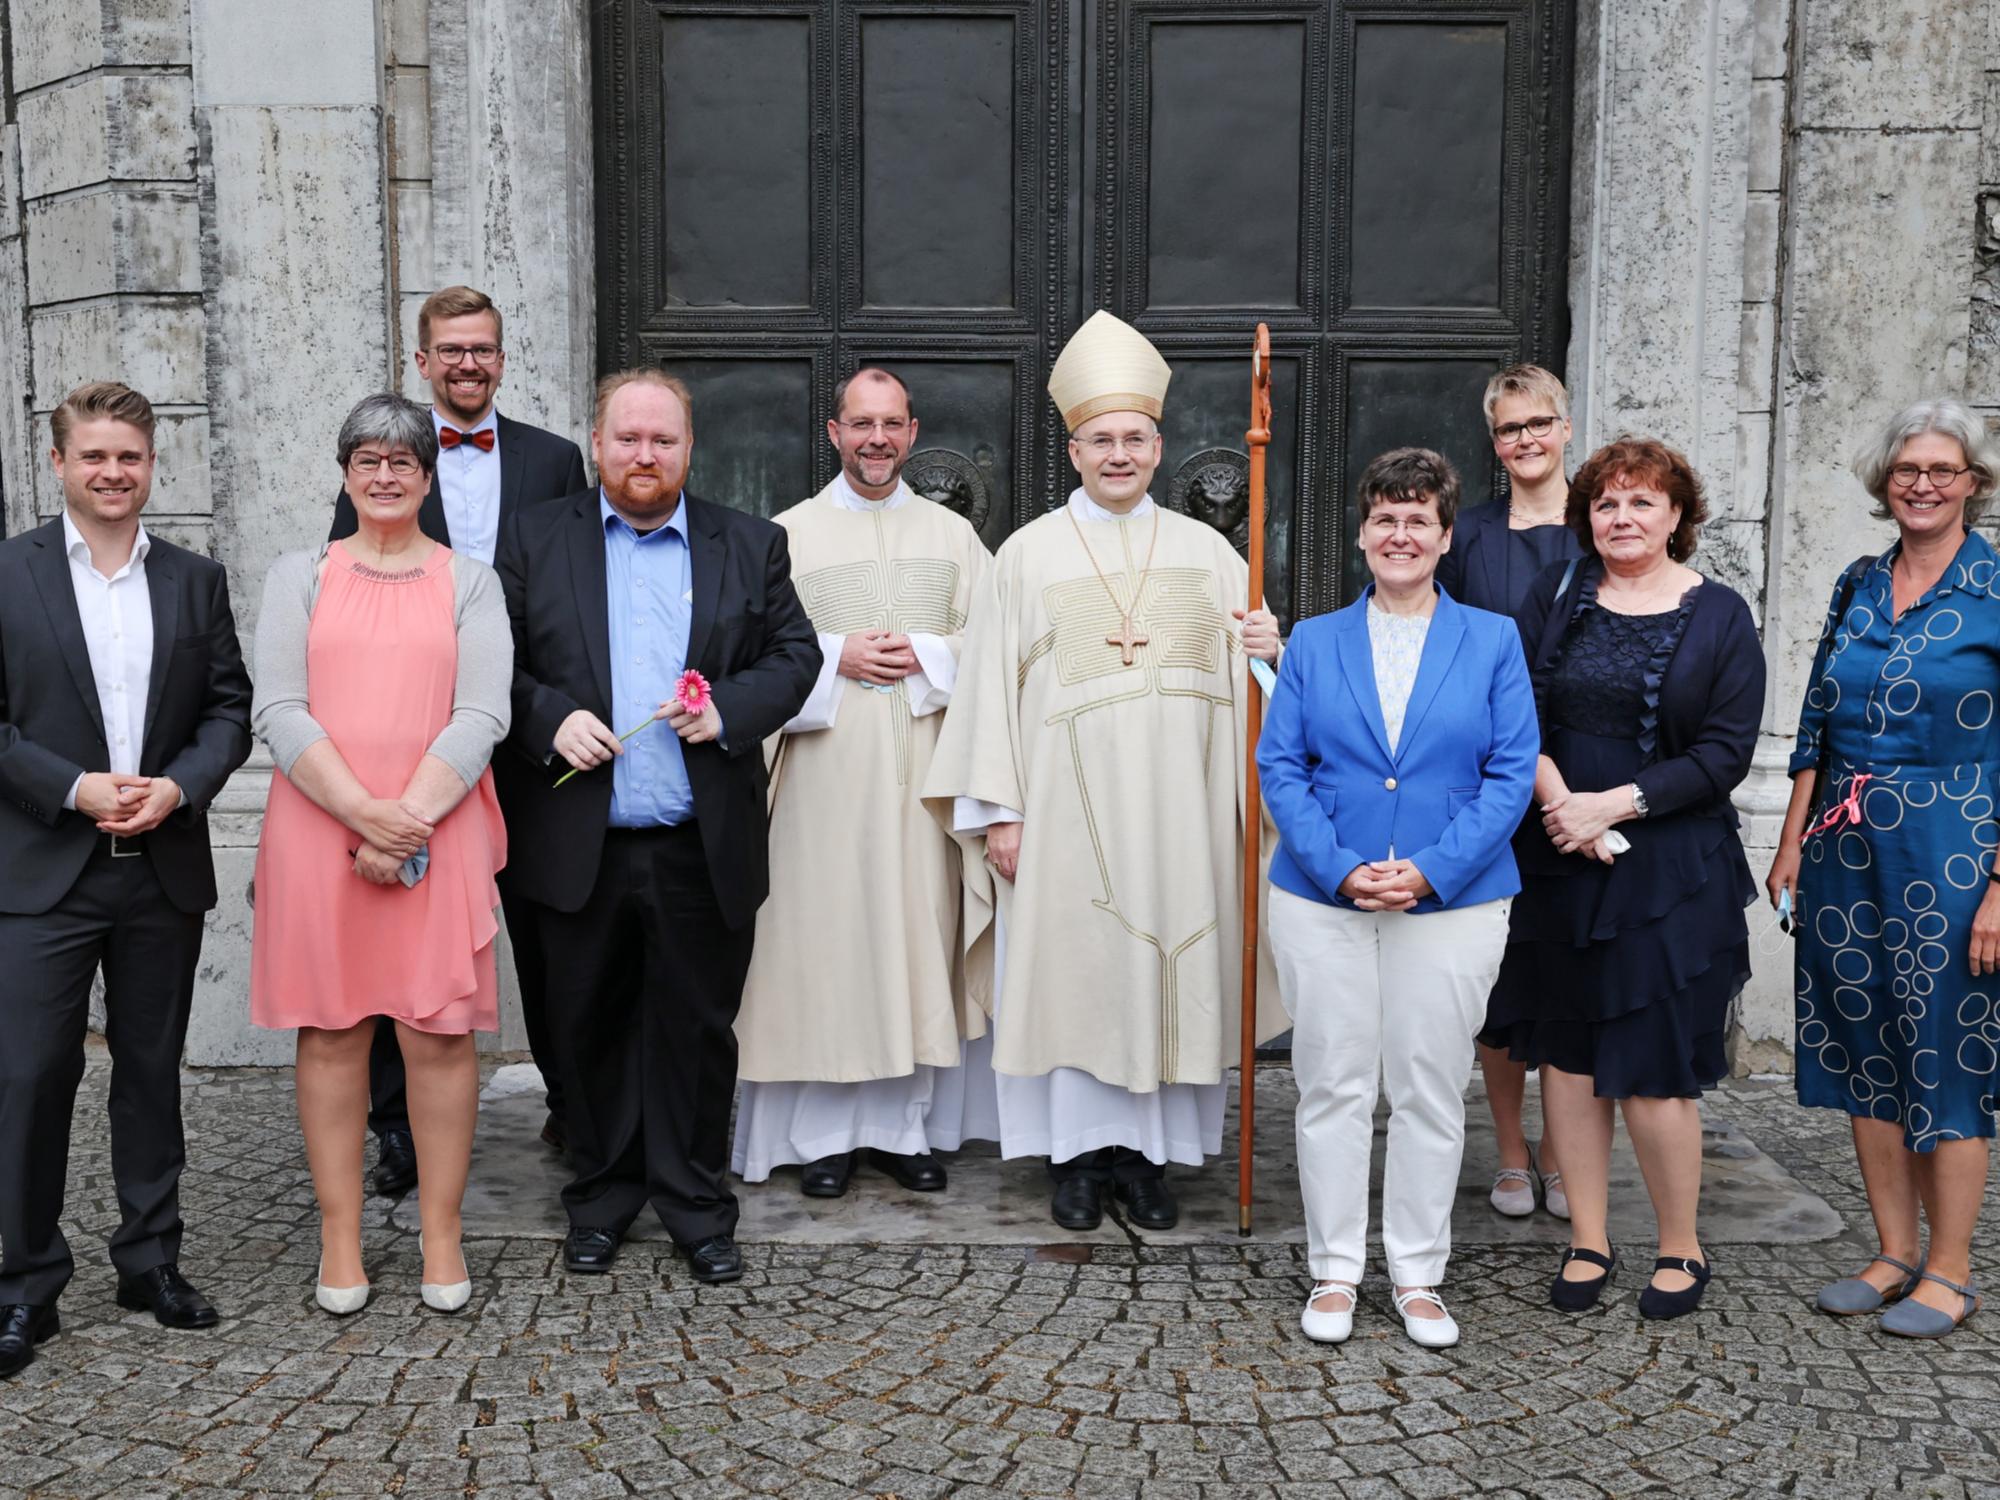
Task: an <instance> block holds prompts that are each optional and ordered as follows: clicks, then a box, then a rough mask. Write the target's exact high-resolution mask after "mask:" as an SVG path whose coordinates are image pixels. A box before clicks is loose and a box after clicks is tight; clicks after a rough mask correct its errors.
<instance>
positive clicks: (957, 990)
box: [732, 369, 991, 1197]
mask: <svg viewBox="0 0 2000 1500" xmlns="http://www.w3.org/2000/svg"><path fill="white" fill-rule="evenodd" d="M834 404H835V416H834V419H833V420H832V421H830V422H829V423H828V424H827V431H828V436H829V437H830V439H831V440H832V442H833V444H834V447H835V448H836V449H837V450H838V451H839V453H840V459H841V472H840V473H839V474H838V475H837V476H836V477H835V478H834V480H833V482H832V483H831V484H829V485H828V486H827V487H826V488H825V489H824V490H822V491H821V492H820V493H819V494H817V495H815V496H814V497H813V498H812V499H810V500H807V501H804V502H802V503H801V504H798V505H795V506H793V507H792V508H791V509H790V510H787V511H786V512H784V513H783V514H782V515H780V516H779V517H778V518H777V520H778V524H779V525H780V526H782V527H784V528H785V531H786V533H787V541H788V543H789V544H790V547H791V555H792V578H793V582H794V583H795V584H796V586H797V588H798V591H799V598H800V600H801V601H802V602H803V603H804V605H805V607H806V612H807V613H808V614H810V615H811V616H812V620H813V627H814V629H815V630H817V631H818V632H819V639H820V648H821V652H822V655H823V657H824V666H823V667H822V669H821V672H820V676H819V680H818V682H817V683H816V684H815V685H814V688H813V692H812V695H811V696H810V697H809V698H808V699H807V700H806V703H805V706H804V707H803V708H802V709H801V710H800V711H799V714H798V716H797V717H796V718H794V719H793V720H792V721H791V722H790V723H789V724H787V725H786V726H785V727H784V729H783V730H782V731H780V733H779V734H778V735H777V736H776V737H774V739H773V740H772V742H771V744H770V746H768V747H767V751H768V753H769V754H770V755H771V760H772V771H771V830H770V839H771V894H770V898H769V899H768V901H767V902H766V903H765V905H764V908H763V910H762V912H761V913H759V915H758V919H757V946H756V950H755V953H754V955H753V956H752V959H751V963H750V975H749V978H748V980H747V981H746V982H745V984H744V987H743V1007H742V1010H741V1011H740V1012H739V1013H738V1015H737V1021H736V1033H737V1042H738V1047H739V1056H738V1063H737V1076H738V1078H739V1080H741V1082H740V1086H739V1091H738V1098H737V1112H736V1134H735V1143H734V1147H733V1151H732V1155H733V1158H734V1160H733V1163H732V1165H733V1167H734V1170H735V1171H736V1172H737V1173H738V1174H739V1175H741V1176H742V1177H744V1178H745V1179H746V1180H748V1181H751V1182H761V1181H764V1180H765V1179H766V1178H768V1177H769V1176H770V1175H771V1171H772V1169H773V1168H774V1167H779V1166H787V1165H791V1164H794V1163H799V1164H802V1165H803V1168H804V1170H803V1171H802V1172H801V1174H800V1187H801V1189H802V1190H803V1191H804V1192H805V1193H806V1194H808V1195H809V1196H813V1197H838V1196H840V1195H841V1194H842V1193H844V1192H845V1191H846V1190H847V1186H848V1181H849V1177H850V1174H851V1173H852V1171H853V1170H854V1167H855V1165H856V1161H857V1158H858V1157H860V1158H864V1159H866V1160H867V1161H869V1162H870V1163H871V1164H872V1165H874V1166H875V1167H877V1168H879V1169H881V1170H882V1171H884V1172H885V1173H887V1174H888V1175H889V1176H890V1177H892V1178H893V1179H894V1180H895V1181H897V1182H898V1183H900V1184H901V1185H902V1186H903V1187H905V1188H909V1189H913V1190H915V1191H919V1192H923V1191H936V1190H937V1189H940V1188H943V1187H944V1186H945V1171H944V1167H943V1165H942V1164H941V1163H940V1162H938V1161H937V1159H936V1158H935V1157H934V1156H933V1155H932V1154H931V1153H932V1151H933V1150H934V1149H936V1150H946V1151H951V1150H956V1149H957V1148H958V1146H959V1144H960V1141H961V1138H962V1133H963V1121H964V1100H963V1075H962V1074H961V1073H960V1070H959V1061H960V1055H961V1045H962V1037H963V1034H964V1031H965V1029H966V1027H967V1026H968V1025H970V1027H971V1029H972V1031H973V1033H974V1034H975V1035H976V1034H978V1033H979V1032H982V1031H983V1030H984V1029H985V1014H984V1011H983V1009H981V1008H979V1007H978V1006H976V1005H968V1002H967V997H966V992H965V986H964V983H963V974H964V966H963V963H962V962H961V959H960V952H959V930H960V911H961V906H962V902H961V886H960V875H959V850H958V846H957V845H956V844H955V843H954V841H953V840H952V838H951V837H950V835H948V834H947V833H946V832H945V831H944V830H943V829H941V828H939V827H938V825H937V823H936V821H935V820H934V819H932V818H931V817H930V816H929V814H928V813H926V812H925V810H924V807H923V804H922V803H921V802H920V801H919V800H918V795H917V794H918V791H919V789H920V787H921V786H922V784H923V778H924V774H925V772H926V771H927V770H928V769H929V767H930V760H931V752H932V748H933V747H934V746H935V745H936V743H937V738H938V731H939V728H940V726H941V725H942V723H943V722H944V716H943V709H944V708H945V705H946V704H947V703H949V702H950V701H951V696H952V688H953V680H954V678H955V677H956V675H957V671H958V653H959V647H960V642H961V639H962V633H963V631H964V628H965V618H966V614H967V612H968V610H969V609H970V607H971V603H972V596H973V591H974V590H975V589H976V588H977V587H978V586H979V584H980V582H981V581H982V580H983V579H984V577H985V573H986V569H987V566H988V564H989V562H990V561H991V559H990V558H989V556H988V554H987V551H986V547H985V544H984V543H982V542H981V541H980V540H979V535H978V533H977V532H975V531H974V530H973V529H972V526H971V525H970V523H968V522H967V521H966V520H964V519H963V518H962V517H960V516H959V515H957V514H956V513H954V512H952V511H950V510H948V509H946V508H945V507H944V506H942V505H939V504H937V503H936V502H935V501H931V500H927V499H924V498H923V497H922V496H920V495H916V494H913V493H912V492H911V490H910V488H909V486H908V485H906V484H904V483H903V482H902V479H901V473H902V469H903V465H904V464H905V463H906V462H907V461H908V459H909V457H910V453H911V450H912V448H913V447H914V445H915V442H916V434H917V424H916V419H915V414H914V412H913V411H912V409H911V403H910V398H909V393H908V391H907V390H906V389H905V388H904V386H903V384H902V382H901V381H900V380H898V379H897V378H896V377H895V376H893V375H891V374H888V373H887V372H885V371H882V370H874V369H864V370H861V371H858V372H857V373H856V374H855V375H854V376H853V377H852V378H851V379H849V380H847V381H844V382H842V384H841V386H840V387H839V389H838V390H837V391H836V392H835V397H834Z"/></svg>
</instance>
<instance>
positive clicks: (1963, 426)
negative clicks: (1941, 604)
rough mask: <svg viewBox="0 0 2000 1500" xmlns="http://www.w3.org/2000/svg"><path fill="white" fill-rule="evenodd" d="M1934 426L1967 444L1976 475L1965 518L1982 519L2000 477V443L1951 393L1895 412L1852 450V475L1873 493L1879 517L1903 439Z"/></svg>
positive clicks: (1942, 434)
mask: <svg viewBox="0 0 2000 1500" xmlns="http://www.w3.org/2000/svg"><path fill="white" fill-rule="evenodd" d="M1927 432H1935V433H1936V434H1937V435H1938V436H1939V437H1948V438H1950V439H1952V440H1953V441H1954V442H1956V443H1957V444H1958V446H1959V447H1960V448H1962V449H1964V450H1965V461H1966V463H1968V464H1970V465H1971V466H1972V469H1973V471H1974V472H1975V473H1976V474H1977V475H1978V478H1979V483H1978V484H1977V485H1975V486H1974V487H1973V491H1972V495H1971V498H1970V499H1968V500H1967V501H1966V502H1965V522H1966V524H1967V525H1968V526H1969V525H1971V524H1972V523H1973V522H1974V521H1977V520H1978V519H1979V516H1980V513H1981V512H1982V511H1984V510H1985V509H1986V503H1987V501H1989V500H1991V499H1992V498H1993V490H1994V486H1995V484H1996V483H2000V443H1996V442H1995V441H1994V440H1993V435H1992V434H1991V433H1990V432H1988V431H1987V430H1986V421H1985V419H1984V418H1983V417H1981V416H1980V415H1979V413H1977V412H1976V411H1974V410H1972V408H1971V407H1969V406H1967V405H1966V404H1965V403H1964V402H1962V401H1953V400H1950V399H1948V398H1947V399H1941V400H1932V401H1918V402H1916V403H1915V404H1913V405H1910V406H1906V407H1904V408H1903V409H1902V410H1901V411H1899V412H1897V413H1896V415H1895V416H1894V417H1892V418H1891V419H1890V420H1889V421H1888V423H1887V424H1885V425H1884V426H1883V427H1882V428H1881V429H1880V430H1879V431H1878V432H1876V434H1875V435H1874V436H1873V437H1871V438H1869V440H1868V441H1867V442H1866V443H1864V444H1863V445H1862V446H1861V450H1860V451H1859V452H1858V453H1856V454H1855V455H1854V477H1855V478H1857V479H1859V480H1860V481H1861V483H1862V484H1863V485H1865V486H1866V487H1867V490H1868V493H1869V494H1871V495H1873V496H1874V497H1875V519H1876V520H1878V521H1886V520H1888V519H1889V505H1888V494H1889V470H1890V469H1892V468H1894V467H1895V465H1896V460H1897V459H1898V458H1899V457H1901V455H1902V452H1903V445H1904V444H1905V443H1907V442H1909V440H1910V439H1911V438H1914V437H1922V436H1923V435H1924V434H1925V433H1927Z"/></svg>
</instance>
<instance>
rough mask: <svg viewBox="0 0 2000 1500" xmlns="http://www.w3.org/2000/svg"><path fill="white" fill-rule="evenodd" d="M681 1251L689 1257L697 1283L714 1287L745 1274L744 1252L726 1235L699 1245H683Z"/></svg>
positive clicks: (719, 1235) (714, 1236)
mask: <svg viewBox="0 0 2000 1500" xmlns="http://www.w3.org/2000/svg"><path fill="white" fill-rule="evenodd" d="M680 1251H681V1254H683V1255H685V1256H686V1257H687V1263H688V1270H690V1271H692V1272H693V1273H694V1279H695V1280H696V1281H706V1282H708V1283H709V1284H710V1285H713V1284H715V1283H716V1282H718V1281H734V1280H736V1279H737V1278H738V1277H739V1276H741V1275H742V1274H743V1252H742V1251H741V1250H738V1249H737V1248H736V1241H735V1240H733V1239H731V1238H730V1237H729V1236H728V1235H726V1234H718V1235H713V1236H711V1237H710V1238H708V1239H705V1240H703V1241H701V1242H700V1243H699V1244H694V1245H682V1246H681V1247H680Z"/></svg>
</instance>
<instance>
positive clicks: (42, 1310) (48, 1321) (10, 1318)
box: [0, 1302, 62, 1379]
mask: <svg viewBox="0 0 2000 1500" xmlns="http://www.w3.org/2000/svg"><path fill="white" fill-rule="evenodd" d="M61 1327H62V1319H61V1318H58V1317H57V1316H56V1310H55V1308H54V1306H53V1305H51V1306H48V1307H30V1306H29V1305H28V1304H27V1303H25V1302H10V1303H7V1304H6V1305H5V1306H0V1379H5V1378H6V1377H7V1376H9V1375H18V1374H20V1373H21V1372H22V1371H23V1370H25V1369H27V1368H28V1366H29V1365H31V1364H33V1363H34V1362H35V1345H37V1344H39V1343H41V1342H43V1341H44V1340H45V1339H47V1338H49V1337H50V1335H52V1334H54V1333H55V1332H56V1331H57V1330H58V1329H60V1328H61Z"/></svg>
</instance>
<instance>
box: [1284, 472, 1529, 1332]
mask: <svg viewBox="0 0 2000 1500" xmlns="http://www.w3.org/2000/svg"><path fill="white" fill-rule="evenodd" d="M1458 494H1459V480H1458V475H1457V473H1456V472H1455V471H1454V470H1453V469H1452V466H1451V464H1450V463H1449V462H1448V461H1446V460H1445V459H1444V458H1443V457H1441V456H1440V455H1438V454H1436V453H1433V452H1430V451H1429V450H1428V449H1423V448H1398V449H1396V450H1394V451H1393V452H1389V453H1385V454H1383V455H1382V456H1381V457H1380V458H1378V459H1376V460H1375V461H1374V462H1373V463H1371V464H1370V465H1369V466H1368V468H1367V470H1366V471H1365V472H1364V473H1363V474H1362V476H1361V482H1360V485H1359V486H1358V492H1357V494H1356V497H1355V506H1356V510H1357V511H1358V513H1359V515H1360V518H1361V539H1362V549H1363V555H1364V556H1365V557H1366V559H1367V562H1368V570H1369V572H1370V573H1371V574H1372V575H1373V577H1374V582H1373V583H1372V584H1371V585H1370V586H1369V588H1368V590H1367V592H1366V593H1364V594H1363V595H1362V597H1361V598H1360V599H1357V600H1356V601H1355V602H1354V603H1353V604H1350V605H1349V606H1348V607H1347V608H1345V609H1343V610H1340V611H1338V612H1337V613H1335V614H1331V615H1322V616H1321V617H1319V618H1318V619H1314V620H1307V621H1304V622H1303V623H1301V624H1300V625H1299V626H1298V627H1297V628H1296V629H1295V630H1294V631H1293V632H1292V637H1291V643H1290V646H1289V648H1288V649H1287V651H1286V653H1285V656H1284V659H1283V662H1282V664H1281V665H1280V667H1279V670H1278V685H1277V688H1276V690H1275V691H1274V692H1273V693H1272V695H1271V704H1270V710H1269V713H1268V716H1267V718H1266V720H1265V724H1264V735H1263V740H1262V743H1261V744H1260V745H1259V747H1258V751H1257V764H1258V768H1259V770H1260V771H1261V773H1262V777H1263V786H1264V800H1265V802H1266V804H1267V805H1268V806H1269V808H1270V811H1271V817H1272V820H1273V821H1274V822H1275V823H1276V824H1277V827H1278V834H1279V840H1280V842H1279V846H1278V852H1277V854H1276V855H1275V856H1274V857H1273V859H1272V861H1271V887H1272V889H1271V912H1270V932H1271V947H1272V952H1273V954H1274V956H1275V957H1276V960H1277V966H1278V980H1279V985H1280V988H1281V990H1282V993H1283V995H1284V1000H1285V1008H1286V1009H1287V1010H1288V1011H1290V1012H1291V1016H1292V1021H1293V1023H1294V1028H1295V1029H1294V1032H1293V1037H1292V1065H1293V1068H1294V1070H1295V1071H1296V1073H1297V1075H1298V1084H1299V1108H1298V1116H1297V1132H1298V1159H1299V1176H1300V1181H1301V1187H1302V1188H1303V1191H1304V1196H1305V1207H1306V1224H1307V1235H1308V1241H1309V1251H1310V1258H1311V1264H1312V1271H1313V1276H1314V1278H1315V1281H1314V1286H1313V1291H1312V1295H1311V1297H1310V1298H1308V1300H1307V1303H1306V1308H1305V1312H1304V1313H1303V1314H1302V1316H1301V1318H1300V1326H1301V1327H1302V1328H1303V1329H1304V1330H1305V1333H1306V1336H1307V1337H1309V1338H1313V1339H1317V1340H1320V1341H1322V1342H1327V1343H1338V1342H1340V1341H1341V1340H1342V1339H1344V1338H1346V1337H1347V1336H1348V1334H1349V1332H1351V1331H1352V1328H1353V1322H1354V1304H1355V1287H1356V1285H1357V1284H1358V1283H1359V1281H1360V1279H1361V1271H1362V1265H1363V1258H1364V1252H1365V1247H1366V1242H1367V1232H1368V1166H1369V1152H1370V1149H1371V1147H1372V1143H1373V1136H1374V1118H1375V1098H1376V1088H1377V1082H1376V1081H1377V1078H1378V1077H1380V1078H1382V1079H1383V1080H1384V1081H1385V1082H1386V1085H1387V1089H1388V1095H1389V1108H1390V1116H1389V1145H1388V1160H1387V1163H1386V1166H1385V1170H1384V1174H1383V1188H1382V1246H1383V1250H1384V1252H1385V1255H1386V1258H1387V1260H1388V1264H1389V1275H1390V1279H1391V1281H1392V1282H1393V1283H1394V1286H1395V1301H1396V1310H1397V1311H1398V1312H1399V1313H1401V1314H1402V1317H1403V1326H1404V1329H1405V1331H1406V1332H1407V1333H1408V1334H1409V1336H1410V1337H1411V1338H1412V1339H1414V1340H1415V1341H1416V1342H1417V1343H1419V1344H1422V1345H1424V1346H1426V1347H1429V1348H1443V1347H1447V1346H1449V1345H1451V1344H1455V1343H1457V1342H1458V1326H1457V1324H1456V1323H1455V1322H1453V1320H1452V1318H1451V1315H1450V1314H1449V1313H1448V1312H1447V1311H1446V1310H1445V1305H1444V1301H1443V1298H1442V1296H1441V1295H1440V1294H1439V1292H1438V1290H1437V1287H1438V1283H1439V1282H1440V1281H1441V1280H1442V1279H1443V1277H1444V1267H1445V1261H1446V1259H1447V1258H1448V1256H1449V1255H1450V1253H1451V1204H1452V1198H1453V1196H1454V1195H1455V1194H1456V1192H1457V1188H1458V1169H1459V1161H1460V1158H1461V1157H1462V1155H1463V1154H1464V1149H1465V1107H1464V1099H1463V1094H1464V1089H1465V1084H1466V1080H1467V1079H1468V1078H1469V1077H1470V1076H1471V1073H1472V1038H1473V1035H1474V1033H1475V1032H1477V1031H1478V1030H1479V1027H1480V1023H1481V1022H1482V1021H1483V1020H1484V1019H1485V1015H1486V998H1487V994H1488V992H1489V991H1490V990H1491V989H1492V986H1493V979H1494V975H1495V974H1496V973H1498V971H1499V968H1500V960H1501V955H1502V953H1503V952H1504V951H1505V948H1506V944H1507V918H1508V910H1509V906H1510V904H1511V898H1512V896H1513V895H1514V893H1515V892H1516V891H1517V890H1519V889H1520V886H1521V882H1520V877H1519V875H1518V874H1517V873H1516V871H1515V868H1514V855H1513V850H1512V848H1511V847H1510V844H1509V840H1510V839H1511V838H1512V836H1513V834H1514V830H1515V829H1516V827H1517V826H1518V825H1519V824H1520V822H1521V818H1522V815H1523V814H1524V813H1525V812H1526V811H1527V808H1528V799H1529V796H1530V794H1531V792H1532V790H1533V788H1534V777H1535V760H1536V755H1537V753H1538V752H1539V750H1540V748H1541V737H1540V733H1539V731H1538V729H1537V727H1536V722H1535V699H1534V690H1533V688H1532V687H1531V686H1530V683H1529V679H1528V669H1527V662H1526V660H1525V658H1524V656H1523V653H1522V650H1521V640H1520V636H1519V634H1518V633H1517V631H1516V630H1515V628H1514V624H1513V622H1512V621H1511V620H1508V619H1506V618H1505V617H1503V616H1500V615H1493V614H1488V613H1486V612H1485V611H1484V610H1478V609H1469V608H1467V607H1465V606H1464V605H1460V604H1457V603H1454V602H1453V601H1452V599H1451V597H1450V596H1449V595H1447V594H1444V593H1442V592H1441V591H1440V590H1439V589H1438V588H1437V585H1436V582H1435V575H1436V572H1437V564H1438V559H1439V558H1440V557H1441V556H1442V555H1443V554H1444V553H1445V551H1446V550H1447V549H1448V548H1449V547H1450V545H1451V523H1452V519H1453V516H1454V514H1455V512H1456V510H1457V507H1458Z"/></svg>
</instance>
